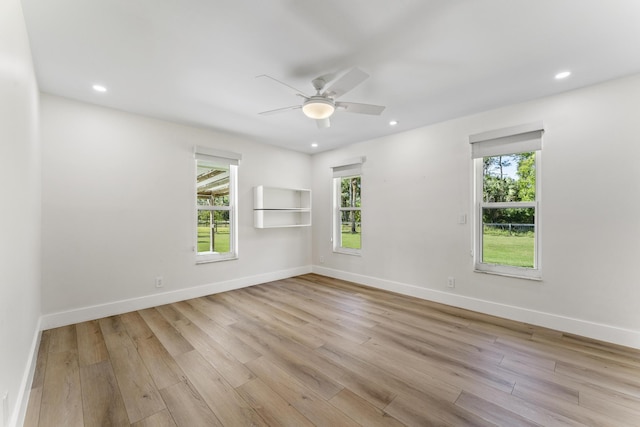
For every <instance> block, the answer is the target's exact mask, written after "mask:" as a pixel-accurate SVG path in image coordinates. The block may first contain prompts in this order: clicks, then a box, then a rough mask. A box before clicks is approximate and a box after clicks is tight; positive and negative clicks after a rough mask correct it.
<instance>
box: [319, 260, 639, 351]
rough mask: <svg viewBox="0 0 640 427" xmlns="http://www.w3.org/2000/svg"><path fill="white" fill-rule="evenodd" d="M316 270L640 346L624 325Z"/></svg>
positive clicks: (334, 271)
mask: <svg viewBox="0 0 640 427" xmlns="http://www.w3.org/2000/svg"><path fill="white" fill-rule="evenodd" d="M312 271H313V272H314V273H317V274H321V275H323V276H328V277H333V278H336V279H342V280H347V281H350V282H354V283H358V284H360V285H365V286H370V287H372V288H377V289H383V290H387V291H391V292H397V293H399V294H403V295H408V296H412V297H416V298H421V299H425V300H429V301H434V302H438V303H442V304H447V305H451V306H454V307H459V308H464V309H466V310H472V311H477V312H480V313H484V314H489V315H492V316H497V317H502V318H506V319H511V320H515V321H519V322H524V323H529V324H531V325H536V326H542V327H545V328H550V329H554V330H557V331H563V332H567V333H571V334H575V335H580V336H583V337H586V338H592V339H596V340H599V341H606V342H609V343H612V344H618V345H622V346H626V347H632V348H637V349H640V331H637V330H631V329H624V328H619V327H616V326H611V325H606V324H602V323H596V322H591V321H588V320H582V319H575V318H571V317H566V316H560V315H557V314H552V313H546V312H542V311H536V310H531V309H528V308H524V307H517V306H513V305H507V304H501V303H497V302H493V301H488V300H483V299H478V298H472V297H467V296H462V295H456V294H451V293H448V292H442V291H437V290H434V289H428V288H423V287H420V286H415V285H410V284H407V283H401V282H395V281H392V280H386V279H380V278H377V277H372V276H365V275H361V274H356V273H350V272H347V271H342V270H334V269H331V268H327V267H323V266H318V265H314V266H313V267H312Z"/></svg>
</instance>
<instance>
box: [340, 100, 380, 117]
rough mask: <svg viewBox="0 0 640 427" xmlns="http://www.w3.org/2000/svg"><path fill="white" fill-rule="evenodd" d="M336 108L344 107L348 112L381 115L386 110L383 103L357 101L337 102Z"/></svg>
mask: <svg viewBox="0 0 640 427" xmlns="http://www.w3.org/2000/svg"><path fill="white" fill-rule="evenodd" d="M336 108H340V109H344V110H345V111H346V112H347V113H358V114H371V115H374V116H379V115H380V114H382V112H383V111H384V109H385V107H383V106H382V105H373V104H359V103H357V102H336Z"/></svg>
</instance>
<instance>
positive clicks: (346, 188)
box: [333, 163, 362, 255]
mask: <svg viewBox="0 0 640 427" xmlns="http://www.w3.org/2000/svg"><path fill="white" fill-rule="evenodd" d="M333 193H334V212H335V214H334V227H333V229H334V233H333V250H334V251H335V252H341V253H348V254H356V255H357V254H360V250H361V249H362V176H361V163H355V164H348V165H344V166H339V167H334V168H333Z"/></svg>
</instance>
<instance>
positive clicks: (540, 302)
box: [312, 76, 640, 348]
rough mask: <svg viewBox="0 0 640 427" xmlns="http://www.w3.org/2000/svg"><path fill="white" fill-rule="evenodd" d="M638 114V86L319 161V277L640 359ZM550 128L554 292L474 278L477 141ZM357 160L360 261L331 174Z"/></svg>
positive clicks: (565, 97)
mask: <svg viewBox="0 0 640 427" xmlns="http://www.w3.org/2000/svg"><path fill="white" fill-rule="evenodd" d="M639 111H640V76H632V77H628V78H625V79H620V80H616V81H611V82H608V83H604V84H600V85H597V86H592V87H588V88H585V89H581V90H577V91H573V92H568V93H565V94H561V95H558V96H554V97H550V98H545V99H540V100H537V101H533V102H528V103H525V104H520V105H515V106H510V107H506V108H500V109H497V110H493V111H489V112H486V113H482V114H477V115H473V116H469V117H464V118H460V119H456V120H452V121H448V122H445V123H441V124H437V125H433V126H429V127H424V128H420V129H416V130H412V131H408V132H405V133H402V134H398V135H394V136H390V137H385V138H381V139H377V140H372V141H367V142H363V143H359V144H355V145H353V146H350V147H348V148H345V149H341V150H336V151H332V152H327V153H321V154H317V155H315V156H314V157H313V187H312V189H313V190H314V200H313V203H314V218H315V221H314V226H313V261H314V265H315V266H314V271H317V272H319V273H324V274H328V275H333V276H336V277H343V278H346V279H350V280H354V281H357V282H360V283H364V284H369V285H373V286H378V287H383V288H387V289H392V290H396V291H400V292H404V293H408V294H413V295H416V296H420V297H423V298H428V299H433V300H436V301H441V302H445V303H448V304H452V305H457V306H461V307H466V308H470V309H474V310H478V311H484V312H488V313H492V314H496V315H500V316H505V317H511V318H514V319H517V320H522V321H528V322H531V323H536V324H540V325H543V326H549V327H553V328H558V329H560V330H565V331H569V332H574V333H579V334H582V335H586V336H591V337H594V338H598V339H603V340H609V341H612V342H618V343H621V344H625V345H629V346H635V347H639V348H640V309H639V307H640V306H639V305H638V302H639V301H640V286H639V278H640V275H639V274H638V267H637V265H638V259H639V258H640V214H639V212H640V197H638V195H639V194H640V180H639V179H638V173H637V169H638V159H639V157H640V156H639V154H640V141H639V140H638V135H640V120H638V112H639ZM538 120H542V121H544V124H545V129H546V132H545V134H544V139H543V151H542V161H541V165H540V168H541V174H542V175H541V179H542V206H541V231H540V232H541V239H542V240H541V241H542V268H543V281H542V282H536V281H529V280H523V279H515V278H507V277H501V276H495V275H487V274H481V273H474V272H473V271H472V270H473V263H472V258H471V256H470V250H471V246H472V234H471V221H468V223H467V224H465V225H460V224H458V223H457V220H458V215H459V214H460V213H465V214H467V215H468V216H469V219H471V218H472V216H471V214H472V206H471V205H472V193H471V191H472V188H471V171H472V169H471V168H472V164H471V161H470V147H469V144H468V136H469V135H470V134H475V133H479V132H483V131H487V130H493V129H499V128H503V127H508V126H513V125H518V124H523V123H529V122H534V121H538ZM356 156H366V157H367V161H366V163H365V164H364V166H363V190H362V200H363V237H362V242H363V249H362V256H361V257H354V256H349V255H341V254H334V253H332V251H331V243H330V241H329V237H330V235H331V223H330V221H331V220H330V215H329V213H330V208H329V206H331V185H330V181H331V178H330V177H331V175H330V174H331V172H330V166H331V165H333V164H336V163H339V162H340V161H342V160H344V159H349V158H353V157H356ZM321 258H322V259H323V260H324V263H321ZM448 276H454V277H455V279H456V287H455V289H449V288H447V277H448Z"/></svg>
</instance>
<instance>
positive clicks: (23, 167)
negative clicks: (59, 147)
mask: <svg viewBox="0 0 640 427" xmlns="http://www.w3.org/2000/svg"><path fill="white" fill-rule="evenodd" d="M0 189H1V190H0V425H3V422H5V425H9V424H10V425H14V424H15V423H17V419H18V417H19V413H20V412H21V411H23V410H24V407H21V404H22V403H23V401H22V399H23V397H24V396H23V393H22V391H23V390H24V389H25V388H28V387H29V385H30V378H29V374H30V366H31V359H30V358H31V356H32V354H33V350H34V347H35V345H36V342H37V341H36V339H37V338H38V337H39V334H38V332H39V325H38V320H39V316H40V249H41V239H40V145H39V141H38V87H37V83H36V79H35V75H34V71H33V64H32V62H31V50H30V48H29V41H28V38H27V33H26V28H25V24H24V18H23V15H22V8H21V5H20V2H19V1H18V0H3V1H2V2H0ZM5 393H6V394H7V403H6V409H7V410H6V411H5V407H4V405H3V402H2V401H1V398H2V396H3V395H4V394H5ZM4 412H6V413H4Z"/></svg>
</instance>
